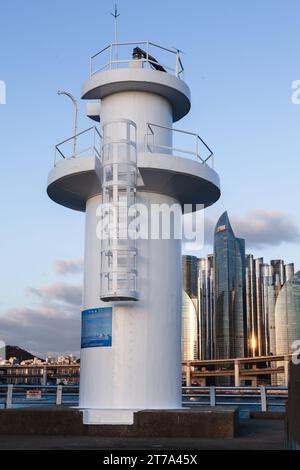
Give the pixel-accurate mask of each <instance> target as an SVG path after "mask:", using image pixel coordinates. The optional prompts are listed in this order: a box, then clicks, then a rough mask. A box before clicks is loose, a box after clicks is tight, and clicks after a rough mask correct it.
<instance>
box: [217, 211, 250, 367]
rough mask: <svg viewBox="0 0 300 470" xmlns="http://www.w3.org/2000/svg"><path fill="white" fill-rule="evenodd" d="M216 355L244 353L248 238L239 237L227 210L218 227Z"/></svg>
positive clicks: (234, 355) (233, 356)
mask: <svg viewBox="0 0 300 470" xmlns="http://www.w3.org/2000/svg"><path fill="white" fill-rule="evenodd" d="M214 272H215V319H214V325H215V334H214V336H215V358H216V359H227V358H228V359H229V358H235V357H244V354H245V337H246V335H245V334H244V327H245V324H246V322H245V320H244V314H245V311H246V309H245V300H246V299H245V241H244V240H243V239H241V238H236V237H235V235H234V232H233V230H232V228H231V225H230V222H229V218H228V214H227V212H224V213H223V214H222V215H221V217H220V219H219V220H218V223H217V225H216V228H215V235H214Z"/></svg>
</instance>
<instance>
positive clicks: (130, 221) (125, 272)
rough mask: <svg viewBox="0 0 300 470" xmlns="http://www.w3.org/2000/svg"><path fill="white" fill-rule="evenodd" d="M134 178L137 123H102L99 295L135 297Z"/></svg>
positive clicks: (121, 298)
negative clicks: (101, 221) (103, 225)
mask: <svg viewBox="0 0 300 470" xmlns="http://www.w3.org/2000/svg"><path fill="white" fill-rule="evenodd" d="M136 181H137V145H136V124H135V123H134V122H133V121H130V120H127V119H121V120H118V121H113V122H107V123H104V124H103V152H102V215H103V217H104V218H105V227H104V232H103V234H104V236H102V240H101V274H100V276H101V279H100V299H101V300H103V301H105V302H110V301H130V300H134V301H136V300H138V293H137V268H136V264H137V249H136V237H135V236H134V232H135V231H134V230H133V231H132V230H131V231H129V230H128V228H129V226H130V227H131V229H132V228H134V221H135V203H136Z"/></svg>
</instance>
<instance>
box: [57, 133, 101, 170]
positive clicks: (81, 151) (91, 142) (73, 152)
mask: <svg viewBox="0 0 300 470" xmlns="http://www.w3.org/2000/svg"><path fill="white" fill-rule="evenodd" d="M101 141H102V136H101V134H100V132H99V131H98V129H97V127H95V126H93V127H89V128H88V129H85V130H84V131H82V132H79V133H78V134H76V135H73V136H72V137H69V138H68V139H66V140H63V141H62V142H60V143H59V144H57V145H56V146H55V155H54V166H55V165H56V163H57V161H58V160H61V159H67V158H77V157H84V156H89V157H97V158H99V159H100V158H101V145H102V143H101Z"/></svg>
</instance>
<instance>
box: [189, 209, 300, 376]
mask: <svg viewBox="0 0 300 470" xmlns="http://www.w3.org/2000/svg"><path fill="white" fill-rule="evenodd" d="M182 265H183V302H182V327H183V336H182V359H183V361H189V360H196V359H200V360H206V359H229V358H243V357H257V356H276V355H278V354H279V355H284V354H291V353H292V352H293V351H294V350H293V347H294V342H295V341H297V340H299V338H300V271H298V272H297V273H296V274H295V270H294V264H293V263H285V261H284V260H282V259H275V260H271V261H270V263H266V261H265V260H264V258H263V257H259V258H255V257H254V256H253V254H251V253H249V252H245V240H244V239H241V238H239V237H238V236H237V234H235V233H234V231H233V230H232V227H231V223H230V220H229V217H228V214H227V212H224V213H223V214H222V215H221V216H220V217H219V219H218V222H217V224H216V226H215V231H214V249H213V254H208V255H207V257H206V258H197V257H196V256H189V255H184V256H183V260H182ZM277 379H278V383H277V384H282V383H283V382H284V377H283V376H281V375H280V374H279V376H278V378H277ZM272 380H273V382H272V384H274V385H276V383H275V382H276V380H275V379H274V377H273V379H272ZM226 381H227V379H226ZM227 382H228V381H227ZM227 382H226V383H227ZM226 383H225V382H224V383H223V382H222V384H223V385H225V384H226ZM228 383H229V382H228ZM228 383H227V384H228ZM219 385H221V382H220V383H219Z"/></svg>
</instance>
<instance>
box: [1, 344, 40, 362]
mask: <svg viewBox="0 0 300 470" xmlns="http://www.w3.org/2000/svg"><path fill="white" fill-rule="evenodd" d="M10 357H16V358H17V359H18V361H19V362H21V361H27V360H28V359H33V358H34V357H36V356H34V355H33V354H31V353H30V352H28V351H26V350H25V349H22V348H19V346H10V345H7V346H6V359H9V358H10Z"/></svg>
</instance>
